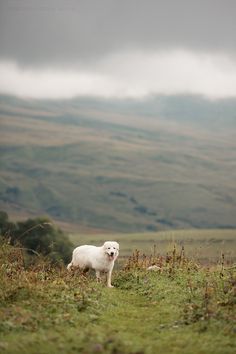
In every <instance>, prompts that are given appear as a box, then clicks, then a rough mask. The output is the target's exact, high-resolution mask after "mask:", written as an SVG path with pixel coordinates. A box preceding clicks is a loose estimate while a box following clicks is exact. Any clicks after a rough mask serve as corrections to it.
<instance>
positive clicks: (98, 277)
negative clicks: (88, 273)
mask: <svg viewBox="0 0 236 354" xmlns="http://www.w3.org/2000/svg"><path fill="white" fill-rule="evenodd" d="M96 279H97V282H98V283H100V281H101V276H100V270H96Z"/></svg>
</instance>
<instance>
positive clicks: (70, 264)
mask: <svg viewBox="0 0 236 354" xmlns="http://www.w3.org/2000/svg"><path fill="white" fill-rule="evenodd" d="M71 267H73V263H72V262H71V263H69V264H68V266H67V270H71Z"/></svg>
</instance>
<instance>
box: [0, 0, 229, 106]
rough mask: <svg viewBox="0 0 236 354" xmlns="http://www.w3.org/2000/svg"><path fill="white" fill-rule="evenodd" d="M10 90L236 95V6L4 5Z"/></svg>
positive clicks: (1, 72) (209, 2)
mask: <svg viewBox="0 0 236 354" xmlns="http://www.w3.org/2000/svg"><path fill="white" fill-rule="evenodd" d="M0 93H4V94H15V95H18V96H25V97H35V98H62V97H67V98H70V97H74V96H81V95H82V96H98V97H108V98H109V97H113V98H114V97H117V98H125V97H132V98H142V97H146V96H148V95H155V94H182V93H184V94H186V93H189V94H202V95H205V96H207V97H209V98H213V99H215V98H224V97H236V1H235V0H162V1H161V0H116V1H113V0H93V1H91V0H83V1H82V0H40V1H39V0H0Z"/></svg>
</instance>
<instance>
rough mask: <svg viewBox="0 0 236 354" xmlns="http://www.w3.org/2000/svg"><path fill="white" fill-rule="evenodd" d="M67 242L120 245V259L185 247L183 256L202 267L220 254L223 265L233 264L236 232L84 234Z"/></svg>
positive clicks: (235, 255)
mask: <svg viewBox="0 0 236 354" xmlns="http://www.w3.org/2000/svg"><path fill="white" fill-rule="evenodd" d="M69 236H70V240H71V241H72V242H73V244H74V245H75V246H79V245H82V244H95V245H101V244H102V243H103V242H105V241H107V240H109V239H111V240H116V241H117V242H119V243H120V249H121V252H120V254H121V259H122V258H127V257H128V256H129V255H130V254H131V253H132V252H133V251H135V249H138V250H141V252H143V253H146V254H151V253H153V252H154V247H155V252H156V253H157V254H160V255H166V253H168V252H171V250H173V247H174V245H176V247H179V248H181V247H182V246H184V249H185V252H186V254H187V255H188V256H189V257H191V258H192V259H194V260H195V261H196V262H201V263H205V264H206V263H216V262H218V261H220V260H221V256H222V254H224V256H225V260H226V262H229V263H232V262H233V261H236V230H220V229H218V230H172V231H163V232H156V233H155V232H149V233H140V234H136V233H134V234H109V233H108V234H107V233H104V234H88V233H86V234H83V233H79V234H77V233H72V234H70V235H69Z"/></svg>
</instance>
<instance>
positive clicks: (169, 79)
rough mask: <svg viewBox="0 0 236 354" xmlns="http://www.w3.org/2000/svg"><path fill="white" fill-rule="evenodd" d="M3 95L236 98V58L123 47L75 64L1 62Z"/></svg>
mask: <svg viewBox="0 0 236 354" xmlns="http://www.w3.org/2000/svg"><path fill="white" fill-rule="evenodd" d="M0 77H1V81H0V93H3V94H12V95H16V96H19V97H29V98H38V99H41V98H52V99H57V98H72V97H76V96H94V97H101V98H138V99H140V98H145V97H147V96H149V95H158V94H166V95H169V94H171V95H172V94H198V95H203V96H206V97H208V98H211V99H218V98H227V97H236V62H234V61H233V60H232V59H230V57H228V56H226V55H222V54H218V55H216V54H215V55H212V54H209V53H208V54H203V53H199V52H191V51H186V50H168V51H153V50H152V51H148V50H146V51H141V50H139V51H138V50H136V51H123V52H116V53H111V54H109V55H106V56H104V57H103V58H98V59H97V60H96V61H93V62H92V63H87V64H85V63H84V62H83V63H80V62H78V63H77V65H76V66H75V65H74V66H73V67H71V68H70V67H69V66H65V67H63V66H55V65H54V66H51V67H50V66H48V67H45V66H43V67H39V68H37V67H31V68H29V67H22V66H20V65H18V64H17V62H14V61H3V60H2V61H0Z"/></svg>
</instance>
